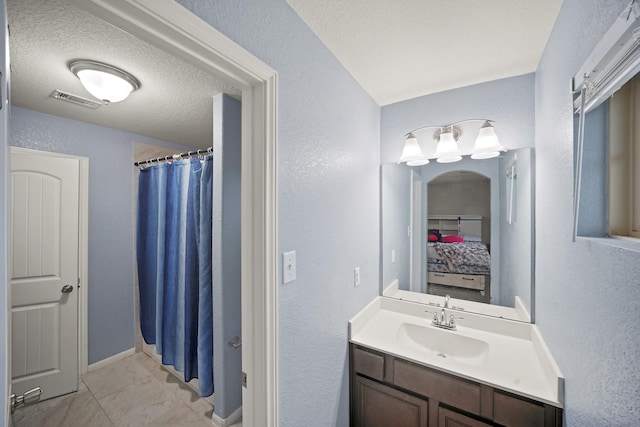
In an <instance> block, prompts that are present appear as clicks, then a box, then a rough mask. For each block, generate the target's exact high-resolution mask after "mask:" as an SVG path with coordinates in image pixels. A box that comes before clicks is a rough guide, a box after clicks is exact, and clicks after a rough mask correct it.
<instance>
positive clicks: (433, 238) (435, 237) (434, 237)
mask: <svg viewBox="0 0 640 427" xmlns="http://www.w3.org/2000/svg"><path fill="white" fill-rule="evenodd" d="M429 241H430V242H437V241H438V235H437V234H433V233H429Z"/></svg>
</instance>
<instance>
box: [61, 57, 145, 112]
mask: <svg viewBox="0 0 640 427" xmlns="http://www.w3.org/2000/svg"><path fill="white" fill-rule="evenodd" d="M68 66H69V70H71V72H72V73H73V74H75V75H76V77H78V79H80V82H81V83H82V86H84V88H85V89H86V90H87V91H88V92H89V93H90V94H91V95H93V96H95V97H96V98H98V99H99V100H101V101H103V102H104V103H105V104H109V103H111V102H120V101H123V100H125V99H126V98H127V97H128V96H129V94H130V93H131V92H133V91H134V90H137V89H139V88H140V81H138V79H136V78H135V77H134V76H132V75H131V74H129V73H127V72H126V71H124V70H121V69H120V68H116V67H114V66H112V65H109V64H105V63H102V62H98V61H90V60H84V59H80V60H75V61H71V62H69V64H68Z"/></svg>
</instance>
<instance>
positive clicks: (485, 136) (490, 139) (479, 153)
mask: <svg viewBox="0 0 640 427" xmlns="http://www.w3.org/2000/svg"><path fill="white" fill-rule="evenodd" d="M501 151H504V147H503V146H502V145H501V144H500V141H499V140H498V135H496V131H495V129H494V128H493V126H491V123H489V120H486V121H485V122H484V124H483V125H482V127H481V128H480V130H479V131H478V138H476V143H475V145H474V146H473V152H472V154H471V158H472V159H490V158H492V157H497V156H499V155H500V152H501Z"/></svg>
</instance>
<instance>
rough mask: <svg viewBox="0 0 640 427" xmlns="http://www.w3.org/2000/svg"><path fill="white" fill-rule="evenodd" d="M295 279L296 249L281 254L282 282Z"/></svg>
mask: <svg viewBox="0 0 640 427" xmlns="http://www.w3.org/2000/svg"><path fill="white" fill-rule="evenodd" d="M294 280H296V251H290V252H285V253H283V254H282V283H289V282H293V281H294Z"/></svg>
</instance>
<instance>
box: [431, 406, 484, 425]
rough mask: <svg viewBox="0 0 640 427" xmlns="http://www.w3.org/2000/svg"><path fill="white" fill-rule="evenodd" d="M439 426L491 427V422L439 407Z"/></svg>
mask: <svg viewBox="0 0 640 427" xmlns="http://www.w3.org/2000/svg"><path fill="white" fill-rule="evenodd" d="M438 427H491V424H487V423H484V422H482V421H478V420H476V419H473V418H469V417H467V416H466V415H462V414H459V413H457V412H454V411H450V410H449V409H447V408H438Z"/></svg>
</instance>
